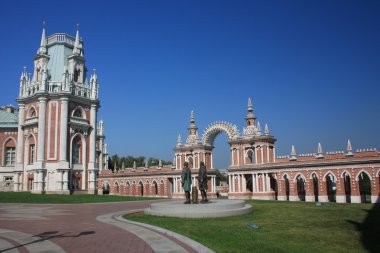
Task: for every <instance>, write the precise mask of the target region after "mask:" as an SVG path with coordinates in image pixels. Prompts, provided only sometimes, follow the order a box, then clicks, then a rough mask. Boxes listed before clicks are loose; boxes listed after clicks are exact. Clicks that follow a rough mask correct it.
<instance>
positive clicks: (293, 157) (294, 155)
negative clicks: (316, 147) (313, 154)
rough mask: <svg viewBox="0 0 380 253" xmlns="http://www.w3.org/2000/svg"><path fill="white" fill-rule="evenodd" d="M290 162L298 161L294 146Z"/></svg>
mask: <svg viewBox="0 0 380 253" xmlns="http://www.w3.org/2000/svg"><path fill="white" fill-rule="evenodd" d="M289 160H290V161H296V160H297V154H296V149H295V147H294V145H292V153H291V154H290V159H289Z"/></svg>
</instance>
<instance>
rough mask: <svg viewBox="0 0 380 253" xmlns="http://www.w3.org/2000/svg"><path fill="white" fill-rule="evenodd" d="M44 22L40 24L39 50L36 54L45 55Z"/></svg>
mask: <svg viewBox="0 0 380 253" xmlns="http://www.w3.org/2000/svg"><path fill="white" fill-rule="evenodd" d="M45 26H46V23H45V21H43V22H42V36H41V43H40V48H39V49H38V52H37V53H38V54H46V52H47V50H46V36H45Z"/></svg>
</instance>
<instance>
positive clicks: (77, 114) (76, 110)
mask: <svg viewBox="0 0 380 253" xmlns="http://www.w3.org/2000/svg"><path fill="white" fill-rule="evenodd" d="M73 116H74V117H77V118H82V117H83V115H82V110H81V109H80V108H77V109H75V111H74V113H73Z"/></svg>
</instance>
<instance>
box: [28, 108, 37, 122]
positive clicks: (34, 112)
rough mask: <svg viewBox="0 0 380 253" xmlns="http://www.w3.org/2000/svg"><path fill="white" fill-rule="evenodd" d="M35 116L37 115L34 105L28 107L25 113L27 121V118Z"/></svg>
mask: <svg viewBox="0 0 380 253" xmlns="http://www.w3.org/2000/svg"><path fill="white" fill-rule="evenodd" d="M37 116H38V114H37V110H36V107H35V106H34V105H32V106H30V108H29V110H28V111H27V113H26V118H27V119H29V118H34V117H37Z"/></svg>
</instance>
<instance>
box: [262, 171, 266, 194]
mask: <svg viewBox="0 0 380 253" xmlns="http://www.w3.org/2000/svg"><path fill="white" fill-rule="evenodd" d="M261 184H262V187H263V192H265V191H266V189H265V179H264V173H261Z"/></svg>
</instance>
